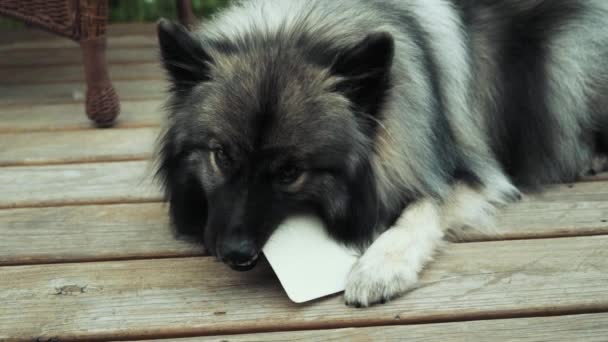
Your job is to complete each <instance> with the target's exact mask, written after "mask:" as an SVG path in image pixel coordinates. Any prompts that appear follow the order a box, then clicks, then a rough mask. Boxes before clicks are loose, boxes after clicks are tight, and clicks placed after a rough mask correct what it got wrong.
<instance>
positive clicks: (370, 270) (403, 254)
mask: <svg viewBox="0 0 608 342" xmlns="http://www.w3.org/2000/svg"><path fill="white" fill-rule="evenodd" d="M443 235H444V233H443V230H442V229H441V220H440V213H439V207H438V205H437V204H436V203H435V202H434V201H433V200H430V199H424V200H421V201H418V202H417V203H414V204H412V205H410V206H409V207H408V208H407V209H406V210H405V211H404V212H403V214H402V215H401V217H400V218H399V219H398V220H397V222H396V224H395V225H394V226H393V227H391V228H390V229H389V230H387V231H386V232H384V233H383V234H382V235H380V236H379V237H378V238H377V239H376V240H375V241H374V242H373V243H372V245H371V246H370V247H369V248H368V249H367V251H365V253H364V254H363V256H362V257H361V258H360V259H359V260H358V261H357V263H356V264H355V266H354V267H353V269H352V270H351V272H350V274H349V275H348V278H347V281H346V290H345V292H344V298H345V300H346V304H348V305H354V306H357V307H359V306H368V305H371V304H374V303H377V302H385V301H387V300H389V299H391V298H393V297H395V296H397V295H399V294H402V293H404V292H406V291H408V290H411V289H412V288H413V287H415V286H416V284H417V282H418V273H419V272H420V271H421V270H422V268H423V267H424V265H425V264H426V263H428V262H429V261H431V259H432V257H433V254H434V253H435V250H437V248H438V247H439V246H440V245H441V244H442V241H443Z"/></svg>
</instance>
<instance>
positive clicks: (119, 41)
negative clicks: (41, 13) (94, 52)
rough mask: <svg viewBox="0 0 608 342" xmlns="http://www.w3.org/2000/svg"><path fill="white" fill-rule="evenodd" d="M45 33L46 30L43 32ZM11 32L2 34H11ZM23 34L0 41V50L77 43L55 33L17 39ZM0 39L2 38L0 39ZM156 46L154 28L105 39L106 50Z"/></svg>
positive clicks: (60, 47)
mask: <svg viewBox="0 0 608 342" xmlns="http://www.w3.org/2000/svg"><path fill="white" fill-rule="evenodd" d="M43 33H46V32H43ZM11 34H13V33H6V34H3V36H4V35H6V36H9V37H10V36H11ZM19 36H24V34H15V36H14V37H12V38H13V40H12V41H10V42H0V52H8V51H16V50H25V49H28V50H38V49H66V48H68V49H70V48H76V47H78V43H76V42H74V41H72V40H70V39H65V38H62V37H59V36H55V35H49V36H48V39H42V37H40V39H35V40H25V41H24V40H17V39H18V38H19ZM0 41H2V39H0ZM153 46H158V38H157V37H156V34H155V30H153V31H152V32H150V33H145V34H144V33H133V34H129V35H126V36H112V37H109V38H108V39H107V47H108V50H111V49H115V48H128V47H153Z"/></svg>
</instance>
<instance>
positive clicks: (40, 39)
mask: <svg viewBox="0 0 608 342" xmlns="http://www.w3.org/2000/svg"><path fill="white" fill-rule="evenodd" d="M107 37H108V46H109V47H112V46H113V45H114V44H119V42H121V40H123V39H126V42H125V44H124V46H133V45H137V44H134V41H133V39H135V38H138V39H148V41H149V42H150V43H151V44H152V45H157V44H158V43H157V39H156V25H155V24H154V23H112V24H111V25H108V30H107ZM73 46H76V43H74V42H73V41H71V40H69V39H66V38H63V37H60V36H57V35H55V34H52V33H48V32H46V31H44V30H40V29H37V28H14V29H4V30H3V32H2V35H0V47H2V48H3V49H5V50H12V49H27V48H32V49H38V48H47V47H59V48H64V47H73ZM0 51H2V50H0Z"/></svg>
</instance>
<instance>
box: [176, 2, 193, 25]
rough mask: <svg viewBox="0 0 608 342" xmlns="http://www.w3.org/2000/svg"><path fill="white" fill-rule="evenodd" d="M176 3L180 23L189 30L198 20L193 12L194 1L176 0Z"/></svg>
mask: <svg viewBox="0 0 608 342" xmlns="http://www.w3.org/2000/svg"><path fill="white" fill-rule="evenodd" d="M176 3H177V16H178V19H179V22H180V23H181V24H182V25H184V26H186V27H188V28H191V27H192V26H194V25H195V24H196V18H195V17H194V11H193V10H192V0H176Z"/></svg>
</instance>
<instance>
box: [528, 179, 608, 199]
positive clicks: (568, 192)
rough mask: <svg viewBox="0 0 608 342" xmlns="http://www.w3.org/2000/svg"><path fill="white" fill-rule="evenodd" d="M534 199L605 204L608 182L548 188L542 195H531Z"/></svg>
mask: <svg viewBox="0 0 608 342" xmlns="http://www.w3.org/2000/svg"><path fill="white" fill-rule="evenodd" d="M529 196H532V197H534V198H537V199H540V200H543V201H546V202H550V201H562V200H564V199H568V200H570V201H573V202H577V201H588V202H604V201H606V200H608V182H605V181H599V180H598V181H589V182H577V183H571V184H557V185H550V186H547V187H545V188H544V189H543V191H541V192H540V193H535V194H531V195H529Z"/></svg>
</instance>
